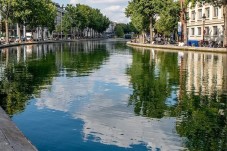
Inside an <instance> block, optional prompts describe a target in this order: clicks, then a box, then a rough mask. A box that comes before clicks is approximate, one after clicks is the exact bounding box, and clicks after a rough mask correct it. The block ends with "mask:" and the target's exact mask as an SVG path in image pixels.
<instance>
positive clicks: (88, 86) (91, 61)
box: [0, 40, 227, 151]
mask: <svg viewBox="0 0 227 151" xmlns="http://www.w3.org/2000/svg"><path fill="white" fill-rule="evenodd" d="M0 106H1V107H2V108H3V109H4V110H5V111H6V112H7V113H8V114H9V115H10V117H11V118H12V120H13V122H14V123H16V125H17V126H18V128H19V129H20V130H21V131H22V132H23V133H24V135H25V136H26V137H27V138H28V139H29V140H30V141H31V142H32V143H33V144H34V145H35V146H36V147H37V148H38V149H39V150H40V151H173V150H190V151H226V150H227V137H226V136H227V116H226V114H227V54H215V53H214V54H212V53H199V52H180V51H174V52H173V51H172V52H171V51H160V50H159V51H157V50H146V49H136V48H130V47H127V46H126V44H125V41H114V40H104V41H83V42H71V43H70V42H69V43H68V42H67V43H56V44H43V45H27V46H20V47H13V48H5V49H1V50H0ZM15 137H16V136H15Z"/></svg>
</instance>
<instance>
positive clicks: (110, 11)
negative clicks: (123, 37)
mask: <svg viewBox="0 0 227 151" xmlns="http://www.w3.org/2000/svg"><path fill="white" fill-rule="evenodd" d="M53 1H54V2H56V3H59V4H60V5H62V4H64V5H65V6H66V5H67V4H73V5H75V4H78V3H80V4H86V5H89V6H91V7H92V8H98V9H100V10H101V12H102V13H103V14H104V15H106V16H107V17H108V18H109V19H110V20H111V21H114V22H117V23H128V22H129V19H128V18H127V17H125V14H124V11H125V8H126V7H127V5H128V1H129V0H53Z"/></svg>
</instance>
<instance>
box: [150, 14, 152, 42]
mask: <svg viewBox="0 0 227 151" xmlns="http://www.w3.org/2000/svg"><path fill="white" fill-rule="evenodd" d="M152 41H153V18H152V17H150V43H151V44H152Z"/></svg>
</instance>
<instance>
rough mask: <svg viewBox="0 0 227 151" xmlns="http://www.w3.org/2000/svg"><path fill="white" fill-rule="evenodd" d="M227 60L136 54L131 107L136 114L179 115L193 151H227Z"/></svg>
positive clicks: (211, 56) (197, 55)
mask: <svg viewBox="0 0 227 151" xmlns="http://www.w3.org/2000/svg"><path fill="white" fill-rule="evenodd" d="M226 59H227V55H226V54H206V53H194V52H178V53H166V52H164V51H154V50H150V51H145V50H141V49H139V50H137V51H136V50H135V52H134V53H133V63H132V66H131V67H130V68H129V69H128V74H129V75H131V77H132V78H131V83H132V85H133V94H132V95H131V96H130V101H129V104H130V105H132V106H133V107H134V112H135V113H136V114H138V115H143V116H148V117H155V118H161V119H162V118H163V117H166V116H167V117H169V116H170V117H173V116H174V117H175V116H176V117H177V120H178V121H177V123H176V128H177V132H178V133H179V134H180V135H181V136H182V137H185V138H186V139H185V145H186V147H187V148H188V149H189V150H204V151H205V150H225V149H226V147H227V146H226V144H227V140H226V136H227V119H226V109H227V108H226V85H227V79H226V72H227V70H226V69H227V68H226ZM169 101H171V102H169Z"/></svg>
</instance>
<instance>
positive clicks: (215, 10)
mask: <svg viewBox="0 0 227 151" xmlns="http://www.w3.org/2000/svg"><path fill="white" fill-rule="evenodd" d="M214 17H218V7H214Z"/></svg>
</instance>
